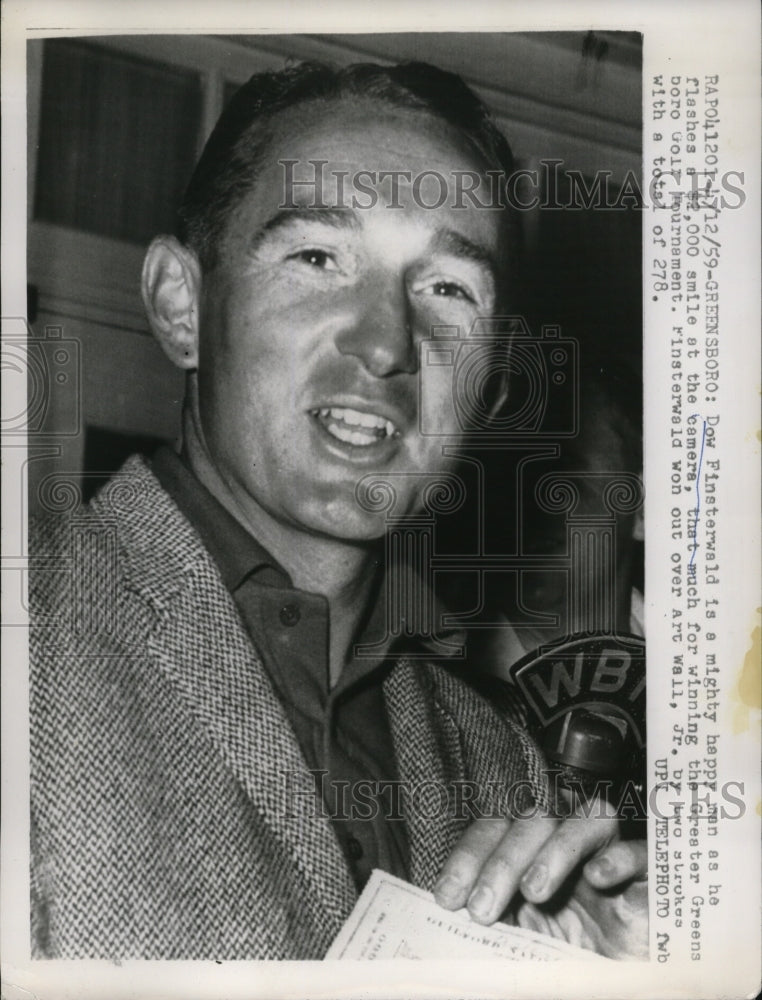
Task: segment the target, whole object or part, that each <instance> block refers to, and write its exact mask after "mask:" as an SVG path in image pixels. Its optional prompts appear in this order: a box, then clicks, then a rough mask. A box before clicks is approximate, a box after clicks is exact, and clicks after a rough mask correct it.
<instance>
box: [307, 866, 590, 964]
mask: <svg viewBox="0 0 762 1000" xmlns="http://www.w3.org/2000/svg"><path fill="white" fill-rule="evenodd" d="M326 958H329V959H330V958H367V959H372V958H419V959H428V958H464V959H466V958H502V959H515V960H516V961H530V962H531V961H535V962H551V961H559V960H561V959H566V960H567V961H569V960H577V961H585V962H589V961H593V962H595V961H601V962H607V961H609V959H605V958H602V957H601V956H600V955H596V954H595V953H594V952H591V951H587V950H585V949H583V948H577V947H575V946H574V945H571V944H567V943H566V942H565V941H559V940H556V939H555V938H552V937H548V936H547V935H545V934H539V933H537V932H535V931H530V930H524V929H523V928H521V927H509V926H508V925H507V924H492V926H491V927H484V926H482V925H481V924H477V923H476V922H475V921H474V920H472V919H471V917H470V916H469V914H468V911H467V910H466V909H465V908H464V909H461V910H456V911H455V912H451V911H449V910H445V909H443V908H442V907H441V906H439V905H438V904H437V903H436V902H435V901H434V896H433V895H432V894H431V893H430V892H426V891H425V890H423V889H418V888H417V887H416V886H414V885H410V884H409V883H408V882H404V881H403V880H402V879H399V878H395V877H394V876H393V875H389V874H387V872H383V871H380V870H379V869H376V870H375V871H374V872H373V874H372V875H371V877H370V879H369V881H368V884H367V885H366V886H365V889H364V890H363V893H362V895H361V896H360V898H359V899H358V901H357V904H356V905H355V908H354V910H353V911H352V913H351V915H350V917H349V919H348V920H347V922H346V924H344V927H343V928H342V929H341V931H340V932H339V935H338V937H337V938H336V940H335V941H334V943H333V945H332V946H331V948H330V950H329V952H328V954H327V955H326Z"/></svg>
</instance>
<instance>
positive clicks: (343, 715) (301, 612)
mask: <svg viewBox="0 0 762 1000" xmlns="http://www.w3.org/2000/svg"><path fill="white" fill-rule="evenodd" d="M152 468H153V471H154V474H155V475H156V477H157V478H158V480H159V482H160V483H161V485H162V486H163V487H164V489H165V490H166V491H167V493H168V494H169V495H170V496H171V497H172V499H173V500H174V501H175V503H176V504H177V506H178V507H179V508H180V510H181V511H182V513H183V514H184V515H185V516H186V517H187V518H188V520H189V521H190V523H191V524H192V525H193V527H194V528H195V529H196V531H197V532H198V534H199V536H200V537H201V540H202V541H203V542H204V545H205V546H206V548H207V550H208V551H209V553H210V555H211V556H212V558H213V559H214V561H215V563H216V564H217V567H218V569H219V571H220V575H221V577H222V580H223V583H224V584H225V586H226V588H227V589H228V591H229V592H230V594H231V595H232V597H233V600H234V601H235V603H236V605H237V607H238V610H239V612H240V614H241V617H242V619H243V622H244V624H245V626H246V629H247V631H248V633H249V635H250V637H251V640H252V642H253V644H254V647H255V648H256V650H257V652H258V653H259V654H260V657H261V659H262V661H263V663H264V666H265V669H266V670H267V673H268V675H269V677H270V680H271V682H272V684H273V687H274V688H275V691H276V693H277V694H278V696H279V698H280V700H281V702H282V704H283V706H284V709H285V712H286V715H287V716H288V719H289V721H290V723H291V726H292V727H293V730H294V733H295V735H296V738H297V740H298V742H299V746H300V748H301V751H302V755H303V757H304V759H305V762H306V765H307V770H306V771H305V774H304V775H292V776H290V779H289V780H290V781H291V788H292V789H293V794H294V796H295V798H294V808H295V809H297V808H298V809H303V808H314V809H316V810H317V809H321V808H322V809H323V810H325V811H326V812H327V813H328V815H329V816H330V818H331V820H332V822H333V825H334V829H335V831H336V834H337V837H338V840H339V843H340V844H341V847H342V849H343V851H344V854H345V857H346V858H347V861H348V863H349V865H350V868H351V870H352V873H353V875H354V878H355V881H356V883H357V885H358V888H360V887H362V886H363V885H364V884H365V882H366V880H367V878H368V876H369V875H370V873H371V871H372V870H373V868H383V869H384V870H385V871H388V872H392V873H393V874H395V875H398V876H400V877H402V878H405V877H407V869H408V843H407V836H406V832H405V828H404V823H403V821H402V818H401V814H400V809H399V789H395V786H394V782H396V781H397V780H398V777H397V768H396V761H395V755H394V748H393V745H392V737H391V731H390V727H389V719H388V715H387V711H386V705H385V702H384V697H383V691H382V686H381V685H382V682H383V679H384V677H385V676H386V674H387V673H388V671H389V670H390V669H391V667H392V665H393V662H394V658H396V657H398V656H400V655H403V654H406V653H413V654H417V655H419V656H420V655H421V654H423V653H426V652H427V651H428V650H427V643H426V641H425V639H423V638H421V637H419V636H412V637H410V638H407V639H406V641H405V642H404V643H401V642H400V641H397V642H393V640H392V638H391V637H390V636H389V635H388V634H387V631H388V630H387V627H386V626H387V615H386V601H385V599H384V586H383V584H384V580H383V574H381V573H379V577H380V578H381V579H380V581H379V588H378V590H377V592H376V594H375V595H374V600H373V601H372V602H371V605H370V608H369V614H368V616H367V618H366V620H365V622H364V623H363V627H362V629H361V633H360V635H359V637H358V641H357V643H356V644H355V646H354V647H353V654H352V657H351V659H350V660H349V661H348V662H347V663H346V664H345V665H344V669H343V670H342V673H341V676H340V677H339V680H338V682H337V683H336V685H335V686H334V687H333V688H331V685H330V674H329V645H328V638H329V609H328V601H327V600H326V598H325V597H323V596H322V595H319V594H311V593H307V592H306V591H303V590H298V589H296V588H295V587H294V586H293V584H292V582H291V579H290V577H289V575H288V574H287V573H286V571H285V570H284V569H283V568H282V567H281V566H280V565H279V564H278V563H277V561H276V560H275V559H274V558H273V557H272V556H271V555H270V554H269V553H268V552H267V551H266V550H265V549H264V548H263V547H262V546H261V545H260V544H259V543H258V542H257V541H256V539H255V538H253V536H252V535H250V534H249V532H248V531H247V530H246V529H245V528H244V527H243V525H241V524H240V523H239V522H238V521H237V520H236V519H235V518H234V517H233V516H232V515H231V514H230V513H229V512H228V511H227V510H225V508H224V507H223V506H222V505H221V504H220V503H219V501H218V500H216V499H215V498H214V497H213V496H212V494H211V493H210V492H209V491H208V490H207V489H206V488H205V487H204V486H203V485H202V484H201V483H200V482H199V480H198V479H197V478H196V476H195V475H194V474H193V472H191V470H190V469H189V468H188V467H187V466H186V465H185V464H184V462H183V461H182V459H181V458H179V457H178V456H177V455H176V454H175V453H174V452H173V451H171V450H170V449H169V448H161V449H159V451H157V452H156V454H155V456H154V458H153V460H152ZM410 572H411V573H412V572H413V571H412V570H410ZM417 582H418V586H419V587H420V586H424V587H425V586H426V581H425V580H423V579H419V580H418V581H417ZM408 624H409V623H408ZM405 631H406V633H409V632H413V633H414V632H415V629H414V628H412V629H406V630H405ZM359 645H364V646H370V645H373V646H374V648H373V650H372V652H370V653H369V652H368V650H367V649H366V650H364V651H363V655H357V647H358V646H359ZM436 652H437V654H438V655H439V656H441V648H438V649H437V651H436ZM431 658H434V655H433V651H432V656H431ZM307 771H311V772H313V774H312V775H309V774H308V773H307ZM313 780H314V782H315V783H316V786H317V790H318V793H319V794H318V795H317V796H314V797H313V793H314V789H313ZM358 783H359V784H358Z"/></svg>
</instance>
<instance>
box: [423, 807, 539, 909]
mask: <svg viewBox="0 0 762 1000" xmlns="http://www.w3.org/2000/svg"><path fill="white" fill-rule="evenodd" d="M556 824H557V820H555V819H552V818H549V817H535V818H533V819H531V820H516V821H515V822H513V824H511V823H510V821H508V820H493V819H481V820H477V821H476V822H475V823H473V824H472V825H471V826H470V827H469V829H468V830H467V831H466V833H465V834H464V835H463V837H462V838H461V840H460V842H459V843H458V845H457V846H456V848H455V850H454V851H453V853H452V854H451V855H450V858H449V859H448V861H447V863H446V864H445V867H444V868H443V869H442V875H441V876H440V879H439V881H438V882H437V884H436V886H435V887H434V896H435V898H436V900H437V902H438V903H439V904H440V905H442V906H444V907H446V908H447V909H451V910H452V909H457V908H458V907H460V906H468V910H469V913H470V914H471V916H472V917H473V918H474V920H477V921H479V922H480V923H484V924H488V923H493V922H494V921H495V920H497V919H498V917H499V916H500V915H501V913H502V912H503V910H505V908H506V906H507V905H508V903H510V901H511V899H512V898H513V896H514V895H515V894H516V891H517V889H518V886H519V880H520V879H521V876H522V875H523V874H524V872H525V871H526V869H527V868H528V867H529V865H530V864H531V862H532V859H533V858H534V857H535V855H536V854H537V852H538V851H539V849H540V848H541V846H542V844H543V843H544V842H545V840H546V839H547V838H548V837H549V836H551V835H552V833H553V830H554V829H555V827H556Z"/></svg>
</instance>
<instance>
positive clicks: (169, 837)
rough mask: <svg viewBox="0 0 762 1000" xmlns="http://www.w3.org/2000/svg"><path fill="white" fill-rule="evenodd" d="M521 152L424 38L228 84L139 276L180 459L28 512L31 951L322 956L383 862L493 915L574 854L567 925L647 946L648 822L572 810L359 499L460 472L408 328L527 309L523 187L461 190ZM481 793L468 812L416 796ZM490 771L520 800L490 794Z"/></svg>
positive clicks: (592, 935) (556, 876) (427, 328)
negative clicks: (432, 623)
mask: <svg viewBox="0 0 762 1000" xmlns="http://www.w3.org/2000/svg"><path fill="white" fill-rule="evenodd" d="M510 170H511V162H510V152H509V150H508V147H507V144H506V143H505V140H504V139H503V138H502V136H501V135H500V134H499V132H498V131H497V130H496V129H495V127H494V126H493V125H492V123H491V121H490V119H489V117H488V115H487V113H486V111H485V110H484V108H483V107H482V105H481V104H480V103H479V102H478V100H477V99H476V98H475V97H474V95H473V94H472V93H471V92H470V91H469V90H468V89H467V88H466V87H465V85H464V84H463V83H462V81H460V80H459V78H457V77H454V76H452V75H451V74H447V73H444V72H442V71H439V70H436V69H434V68H433V67H429V66H425V65H422V64H408V65H404V66H399V67H394V68H384V67H379V66H354V67H349V68H348V69H345V70H341V71H338V72H336V71H333V70H330V69H327V68H325V67H320V66H310V65H307V66H302V67H297V68H295V69H291V70H287V71H284V72H283V73H279V74H263V75H260V76H255V77H253V78H252V79H251V80H250V81H249V83H248V84H246V85H245V86H244V87H243V88H242V89H241V90H240V91H239V92H238V94H237V95H236V96H235V97H234V98H233V100H232V102H231V104H230V105H229V106H228V108H227V109H226V111H225V113H224V114H223V116H222V118H221V120H220V122H219V123H218V125H217V128H216V129H215V131H214V133H213V135H212V136H211V138H210V140H209V142H208V144H207V147H206V149H205V151H204V153H203V155H202V157H201V160H200V162H199V165H198V167H197V169H196V171H195V173H194V176H193V178H192V180H191V182H190V185H189V188H188V191H187V193H186V197H185V200H184V202H183V205H182V206H181V209H180V219H181V224H180V227H179V231H178V234H177V236H162V237H158V238H157V239H156V240H155V241H154V242H153V243H152V245H151V247H150V248H149V250H148V252H147V255H146V260H145V266H144V271H143V296H144V301H145V305H146V310H147V313H148V317H149V320H150V323H151V326H152V329H153V331H154V333H155V335H156V337H157V339H158V341H159V343H160V344H161V345H162V347H163V348H164V350H165V351H166V353H167V354H168V356H169V357H170V359H171V360H172V361H173V362H174V363H175V364H176V365H178V366H180V367H181V368H183V369H184V370H186V371H187V373H188V375H187V392H186V400H185V407H184V423H183V445H182V450H181V453H180V454H179V455H177V454H175V453H173V452H171V451H170V450H164V451H163V452H160V453H158V454H157V455H156V457H155V458H154V459H153V460H152V462H151V463H150V464H147V463H146V462H145V461H144V460H142V459H139V458H133V459H131V460H130V461H129V462H128V463H127V465H126V466H125V467H124V468H123V470H122V471H121V472H120V473H119V475H118V476H117V477H115V479H114V480H113V481H112V483H111V484H110V485H108V486H107V487H105V488H104V490H103V491H102V492H101V493H100V494H99V495H98V496H97V497H96V498H95V500H94V501H93V502H92V504H91V505H90V506H89V507H88V508H86V509H84V510H82V511H80V512H78V513H77V514H76V515H75V517H73V518H72V519H70V520H67V521H65V522H63V523H45V524H42V525H40V526H39V527H38V529H37V531H36V537H37V540H38V544H40V545H41V546H42V550H41V551H43V552H44V553H45V555H46V558H48V559H49V560H51V561H50V562H49V564H48V565H49V566H51V567H53V570H52V571H51V572H46V573H43V572H39V573H38V574H36V578H35V580H34V581H33V586H32V589H31V597H32V602H33V609H34V610H33V628H32V645H33V654H32V656H33V673H32V683H31V713H32V744H31V745H32V894H33V948H34V951H35V953H36V954H38V955H50V956H61V957H75V956H98V957H108V958H116V957H127V956H134V957H143V958H219V959H222V958H226V959H242V958H320V957H322V956H323V955H324V954H325V952H326V950H327V948H328V946H329V945H330V943H331V941H332V940H333V938H334V937H335V935H336V933H337V932H338V930H339V928H340V927H341V924H342V922H343V921H344V920H345V919H346V917H347V915H348V914H349V912H350V910H351V908H352V905H353V903H354V901H355V899H356V897H357V892H358V890H359V889H360V888H361V887H362V885H363V884H364V882H365V881H366V879H367V877H368V875H369V873H370V871H371V870H372V868H374V867H381V868H385V869H386V870H388V871H391V872H393V873H395V874H397V875H400V876H402V877H404V878H407V879H410V880H411V881H413V882H416V883H417V884H419V885H422V886H424V887H425V888H429V889H431V888H434V887H435V886H436V888H435V892H436V896H437V899H438V900H439V902H440V903H441V904H442V905H443V906H447V907H451V908H453V907H458V906H461V905H468V906H469V909H470V910H471V912H472V915H473V916H474V918H475V919H477V920H480V921H483V922H485V923H489V922H491V921H493V920H495V919H497V918H498V917H499V916H500V915H501V914H502V913H503V911H504V910H505V908H506V906H508V904H510V903H511V902H512V901H513V902H515V901H516V900H518V902H519V903H520V902H521V899H522V898H523V900H524V904H523V905H522V906H520V907H519V908H518V912H519V919H522V920H525V921H526V922H529V923H533V922H534V923H536V922H537V921H538V920H539V919H540V916H541V911H540V910H539V909H537V906H539V905H540V904H543V905H544V904H545V903H546V902H547V901H548V900H552V899H553V898H555V894H556V890H557V889H558V888H559V887H560V886H561V885H562V884H566V886H567V888H568V884H569V883H568V876H569V875H570V873H572V878H573V884H574V886H575V892H574V896H573V898H572V900H571V901H568V900H567V898H566V897H565V898H564V900H563V902H560V903H558V904H557V906H556V909H555V910H554V911H553V913H554V919H555V920H556V924H555V926H557V927H559V928H561V929H562V930H563V933H564V934H565V935H566V936H568V937H571V938H575V939H577V940H580V941H582V942H583V943H585V944H587V945H589V946H590V947H595V948H596V949H597V950H599V951H603V952H605V953H609V954H618V953H627V952H635V953H637V952H638V951H641V952H642V949H643V947H644V933H643V928H644V923H643V913H644V909H643V902H644V899H643V894H642V891H640V893H639V894H638V891H634V889H633V886H635V887H636V889H637V885H638V883H637V882H636V881H635V880H637V878H638V876H640V875H641V874H642V871H643V867H644V858H643V851H642V845H628V844H623V843H620V842H618V841H617V840H616V820H615V819H614V818H613V817H611V816H607V817H605V818H599V819H597V820H596V821H592V820H589V821H584V820H581V819H580V820H570V821H568V822H565V823H559V821H558V820H556V819H555V818H553V816H552V815H551V814H550V811H549V809H548V806H549V805H550V797H549V791H548V789H547V787H546V782H545V780H544V778H543V774H542V766H543V765H542V761H541V759H540V757H539V755H538V753H537V752H536V750H535V748H534V746H533V744H532V743H531V741H530V740H529V739H528V738H527V736H526V735H525V734H524V733H522V732H521V731H519V730H518V729H516V728H511V727H510V726H509V724H507V723H505V722H503V721H501V720H500V719H499V718H498V717H497V715H495V714H494V713H493V711H492V710H491V708H490V707H489V706H488V705H487V704H486V703H484V702H482V701H481V700H480V699H479V698H478V697H477V696H476V695H475V694H473V693H472V692H470V691H469V690H468V689H467V688H466V687H465V686H463V685H462V684H461V683H460V682H459V681H458V680H457V679H456V678H455V677H454V676H451V675H450V673H448V671H447V669H446V664H443V663H441V662H440V663H434V662H433V659H434V653H433V651H432V650H431V649H430V648H429V643H428V642H427V639H426V635H425V632H426V630H425V629H423V628H417V623H416V622H407V623H406V628H405V630H404V635H403V636H402V637H400V638H398V639H396V640H393V638H392V637H391V635H390V633H389V630H388V629H387V627H386V626H387V622H388V612H389V609H387V607H386V606H385V603H384V595H385V593H386V590H385V588H384V573H385V572H397V573H403V572H405V571H406V570H404V568H401V567H393V566H384V565H383V559H382V550H381V548H380V547H379V541H380V540H381V539H383V536H384V533H385V531H386V528H387V523H386V520H385V514H384V511H383V510H381V509H379V505H375V506H374V505H373V504H369V503H361V502H359V497H358V491H359V488H360V484H361V483H362V482H363V481H364V480H365V477H367V476H368V475H370V474H372V475H373V476H374V477H376V478H377V479H378V480H379V481H381V482H385V483H388V484H390V489H392V490H393V493H394V503H395V507H394V513H395V517H396V518H399V519H404V518H406V517H409V516H411V515H415V514H416V513H418V512H420V510H421V508H422V506H423V490H424V489H425V488H426V487H427V485H430V484H431V483H432V482H437V481H438V479H441V478H442V477H446V476H448V475H451V474H452V473H453V461H454V460H453V458H451V457H449V456H450V454H451V452H452V449H445V448H443V446H442V445H443V440H446V442H447V443H449V444H451V445H452V444H457V443H458V434H457V433H455V429H456V428H457V426H458V424H457V420H456V419H455V417H454V403H455V401H454V399H453V383H452V372H451V369H450V368H449V367H447V366H426V367H424V368H423V369H421V364H420V349H421V344H422V342H423V341H424V340H426V339H427V338H429V337H431V335H432V329H434V328H436V327H442V326H444V327H448V328H450V329H452V328H459V329H460V330H461V331H468V330H469V329H471V327H472V325H473V323H474V321H475V320H476V319H477V318H481V317H488V316H492V315H494V314H495V313H498V312H500V311H501V310H505V309H506V308H507V307H508V306H509V305H510V302H509V298H508V287H509V281H510V276H511V274H512V265H511V258H512V252H513V247H514V241H513V225H512V221H511V217H510V213H507V212H506V211H505V210H504V209H503V208H501V207H500V206H494V207H493V206H489V207H485V206H484V205H482V204H480V203H478V202H477V201H476V199H463V197H462V195H463V190H464V185H463V178H464V177H465V178H469V179H471V180H473V179H474V178H480V177H483V178H485V179H486V178H487V177H488V176H494V175H495V174H500V175H501V176H503V177H507V176H508V175H509V174H510ZM361 176H362V178H363V184H362V188H361V189H359V188H358V186H357V183H356V182H357V179H358V178H359V177H361ZM318 177H319V184H318V180H317V178H318ZM389 182H391V183H389ZM358 190H362V191H364V192H365V195H366V196H365V197H364V198H359V197H358ZM369 191H370V192H371V193H372V196H370V197H369V196H368V192H369ZM443 192H444V195H445V197H444V199H443V198H442V194H443ZM458 192H460V196H458ZM434 205H436V208H432V206H434ZM424 396H425V399H426V407H427V411H426V412H427V421H433V423H434V424H435V425H436V426H437V427H440V428H453V431H454V433H453V434H452V435H451V436H450V437H448V438H446V439H443V438H442V437H441V436H438V435H437V436H435V435H430V434H427V433H424V429H423V428H422V415H421V405H422V404H421V400H422V398H424ZM459 402H460V403H462V402H463V401H459ZM51 557H52V559H51ZM72 565H73V566H74V567H75V570H74V572H72V571H71V569H70V567H71V566H72ZM61 567H63V569H61ZM67 567H69V569H68V572H67ZM407 572H410V573H412V572H413V571H412V570H409V569H408V570H407ZM418 585H419V586H422V587H424V588H425V586H426V581H418ZM98 602H101V603H103V602H105V603H106V604H108V606H110V607H113V612H114V613H113V618H112V619H111V620H109V621H107V623H106V624H105V625H103V626H101V627H97V626H93V625H92V624H91V618H90V617H88V614H87V609H88V607H91V606H92V605H93V604H95V603H98ZM368 649H373V650H374V652H373V655H368V654H367V650H368ZM362 650H365V651H366V653H365V655H363V654H362ZM434 652H435V651H434ZM466 786H467V787H468V789H469V804H470V807H469V808H468V809H466V808H463V803H462V802H461V806H460V807H456V808H449V807H448V808H440V809H439V810H437V809H436V808H432V805H431V802H424V801H423V799H422V796H421V795H420V794H419V795H413V794H411V792H412V791H415V790H419V791H420V789H422V788H424V787H429V788H434V789H436V790H440V791H441V790H444V796H445V800H446V801H447V802H448V804H451V803H452V794H451V793H452V792H453V790H454V789H458V788H461V789H462V788H465V787H466ZM495 788H499V789H502V790H503V791H506V790H511V795H510V796H508V797H507V799H508V800H510V802H512V803H513V805H514V806H515V807H516V808H515V809H514V810H513V812H516V811H522V812H524V813H531V814H532V815H530V816H528V817H525V818H519V819H515V818H514V816H513V815H512V814H511V812H512V811H511V810H510V809H506V810H505V812H504V814H503V813H501V814H495V813H494V810H493V811H491V812H490V811H489V810H488V809H487V808H486V801H487V795H488V792H490V791H491V792H493V793H494V790H495ZM361 789H362V796H361V795H360V790H361ZM435 798H436V796H435ZM456 798H457V796H456ZM503 798H504V799H505V798H506V796H504V797H503ZM535 814H536V815H535ZM475 815H476V816H480V817H481V818H477V819H476V820H475V821H474V822H470V821H471V820H472V819H473V818H474V816H475ZM615 887H617V888H619V889H621V891H618V892H613V891H612V889H613V888H615ZM519 890H520V891H521V897H519V896H517V894H518V892H519ZM534 904H537V906H535V908H534V909H533V905H534Z"/></svg>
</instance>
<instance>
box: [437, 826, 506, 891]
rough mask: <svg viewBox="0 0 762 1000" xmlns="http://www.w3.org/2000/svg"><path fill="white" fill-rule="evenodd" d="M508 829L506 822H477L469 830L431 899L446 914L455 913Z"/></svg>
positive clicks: (457, 846)
mask: <svg viewBox="0 0 762 1000" xmlns="http://www.w3.org/2000/svg"><path fill="white" fill-rule="evenodd" d="M509 828H510V821H509V820H505V819H487V818H484V819H479V820H476V821H475V822H474V823H472V824H471V826H469V827H468V829H467V830H466V832H465V833H464V834H463V836H462V837H461V838H460V840H459V841H458V843H457V845H456V847H455V849H454V850H453V852H452V854H451V855H450V857H449V858H448V859H447V861H446V862H445V865H444V868H443V869H442V871H441V873H440V876H439V878H438V880H437V883H436V885H435V886H434V898H435V899H436V901H437V902H438V903H439V905H440V906H444V907H445V908H446V909H448V910H458V909H460V907H461V906H465V905H466V900H467V899H468V897H469V895H470V894H471V890H472V888H473V886H474V883H475V882H476V879H477V877H478V875H479V872H480V871H481V869H482V866H483V865H484V862H485V861H486V860H487V858H488V857H489V856H490V854H492V851H493V850H494V849H495V848H496V847H497V845H498V844H499V843H500V841H501V840H502V838H503V837H504V836H505V834H506V833H507V831H508V829H509Z"/></svg>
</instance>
